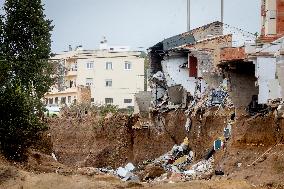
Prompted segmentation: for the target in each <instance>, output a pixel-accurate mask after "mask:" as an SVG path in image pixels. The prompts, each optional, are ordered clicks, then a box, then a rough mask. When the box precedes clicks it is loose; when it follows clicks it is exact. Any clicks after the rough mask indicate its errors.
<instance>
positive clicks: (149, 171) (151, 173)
mask: <svg viewBox="0 0 284 189" xmlns="http://www.w3.org/2000/svg"><path fill="white" fill-rule="evenodd" d="M165 172H166V171H165V170H164V169H163V168H162V167H160V166H157V165H147V166H146V168H145V170H144V171H143V172H142V174H141V177H142V180H149V179H155V178H157V177H160V176H161V175H162V174H164V173H165Z"/></svg>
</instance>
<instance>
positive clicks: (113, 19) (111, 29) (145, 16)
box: [0, 0, 261, 52]
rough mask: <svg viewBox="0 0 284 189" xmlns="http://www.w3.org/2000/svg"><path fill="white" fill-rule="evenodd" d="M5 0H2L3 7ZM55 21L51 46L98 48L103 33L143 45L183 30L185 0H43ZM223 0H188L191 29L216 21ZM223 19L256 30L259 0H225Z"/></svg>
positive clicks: (111, 42) (110, 38) (113, 40)
mask: <svg viewBox="0 0 284 189" xmlns="http://www.w3.org/2000/svg"><path fill="white" fill-rule="evenodd" d="M3 2H4V0H0V3H1V6H2V5H3ZM42 2H43V4H44V8H45V14H46V16H47V18H48V19H50V20H53V25H54V30H53V32H52V41H53V42H52V51H53V52H61V51H65V50H68V45H72V47H75V46H78V45H82V46H83V48H84V49H97V48H98V47H99V42H100V41H101V40H102V38H103V37H104V36H105V37H106V39H107V40H108V44H109V45H125V46H130V47H131V48H132V49H135V50H136V49H138V48H139V47H143V49H147V48H149V47H151V46H153V45H154V44H156V43H157V42H159V41H162V40H163V39H165V38H168V37H171V36H173V35H177V34H180V33H183V32H185V31H186V28H187V12H186V11H187V8H186V5H187V0H42ZM220 2H221V0H191V28H192V29H193V28H196V27H200V26H202V25H205V24H208V23H211V22H214V21H217V20H220V15H221V13H220V7H221V5H220V4H221V3H220ZM224 5H225V11H224V23H226V24H229V25H231V26H234V27H238V28H241V29H244V30H246V31H249V32H251V33H255V32H260V21H261V18H260V0H224Z"/></svg>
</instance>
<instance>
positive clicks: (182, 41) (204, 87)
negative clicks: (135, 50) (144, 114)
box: [149, 22, 256, 110]
mask: <svg viewBox="0 0 284 189" xmlns="http://www.w3.org/2000/svg"><path fill="white" fill-rule="evenodd" d="M255 40H256V37H255V36H254V35H253V34H250V33H247V32H244V31H242V30H240V29H237V28H234V27H231V26H228V25H226V24H223V23H221V22H213V23H211V24H208V25H205V26H202V27H199V28H196V29H193V30H191V31H189V32H186V33H183V34H180V35H176V36H173V37H170V38H168V39H165V40H163V41H162V42H159V43H158V44H156V45H154V46H153V47H151V48H149V58H150V87H151V89H152V90H151V91H152V107H153V108H154V109H157V108H158V109H161V107H164V108H162V109H164V110H165V109H166V110H168V109H171V108H178V107H181V108H186V107H188V106H189V105H190V104H192V103H193V102H194V103H197V102H198V101H200V99H202V98H203V97H204V96H205V95H208V94H209V93H210V94H211V97H212V98H211V102H213V101H214V100H216V98H217V99H218V96H219V97H220V98H219V100H220V99H222V98H224V97H225V95H226V94H225V93H224V91H223V92H220V91H221V89H220V86H221V87H223V89H226V88H227V82H226V79H225V75H224V73H223V71H222V69H220V67H219V64H220V62H221V53H222V52H223V49H224V48H235V47H239V46H243V45H245V44H246V43H253V42H254V41H255ZM224 79H225V80H224ZM223 89H222V90H223ZM214 97H216V98H215V99H214ZM217 101H218V100H217ZM219 103H220V102H219ZM165 107H166V108H165Z"/></svg>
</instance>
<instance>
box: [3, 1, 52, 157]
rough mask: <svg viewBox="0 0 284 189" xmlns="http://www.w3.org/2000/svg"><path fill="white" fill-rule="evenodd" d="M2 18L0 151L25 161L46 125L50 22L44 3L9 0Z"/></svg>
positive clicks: (50, 71) (50, 69) (49, 83)
mask: <svg viewBox="0 0 284 189" xmlns="http://www.w3.org/2000/svg"><path fill="white" fill-rule="evenodd" d="M3 9H4V15H2V16H1V17H0V42H1V45H0V150H1V151H2V152H3V153H4V154H5V155H6V156H7V157H9V158H12V159H18V160H22V159H23V158H25V153H26V151H27V149H28V147H30V146H31V145H32V144H33V143H34V142H35V141H36V140H37V139H38V138H39V134H40V132H41V131H44V130H45V129H46V128H47V126H46V124H45V123H44V121H43V119H42V118H43V116H42V115H43V110H44V106H43V103H42V98H43V96H44V94H45V93H46V92H47V91H48V90H49V88H50V86H51V85H52V83H53V79H52V78H51V74H52V70H53V67H52V65H51V64H49V62H48V58H49V57H50V54H51V31H52V28H53V26H52V25H51V21H50V20H47V19H46V16H45V15H44V9H43V5H42V4H41V0H6V1H5V3H4V7H3Z"/></svg>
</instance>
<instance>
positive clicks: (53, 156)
mask: <svg viewBox="0 0 284 189" xmlns="http://www.w3.org/2000/svg"><path fill="white" fill-rule="evenodd" d="M51 156H52V158H53V159H54V160H55V161H57V158H56V156H55V154H54V153H53V152H52V153H51Z"/></svg>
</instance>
